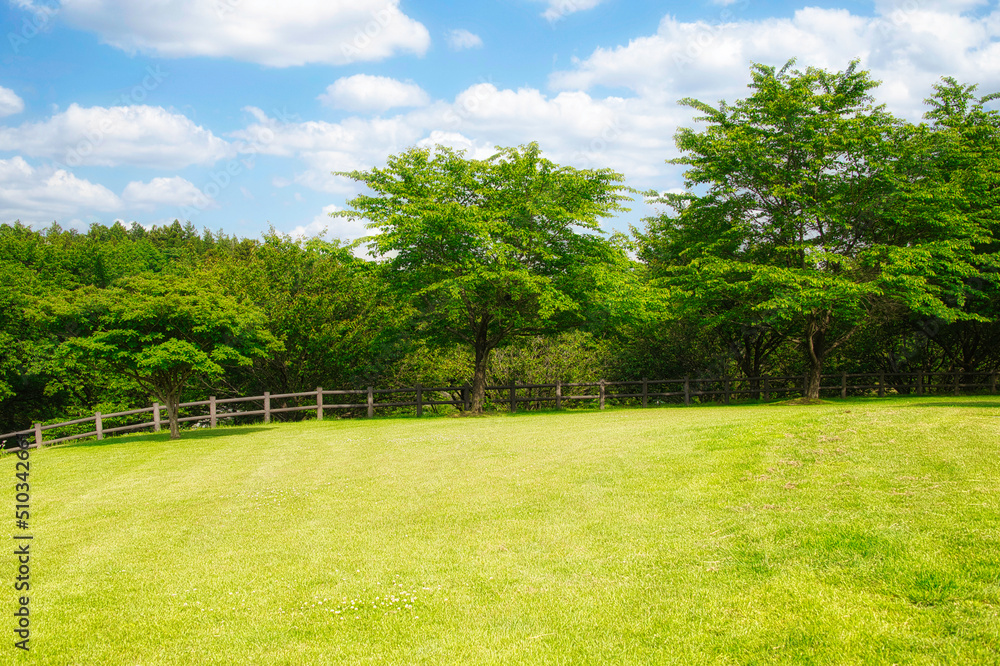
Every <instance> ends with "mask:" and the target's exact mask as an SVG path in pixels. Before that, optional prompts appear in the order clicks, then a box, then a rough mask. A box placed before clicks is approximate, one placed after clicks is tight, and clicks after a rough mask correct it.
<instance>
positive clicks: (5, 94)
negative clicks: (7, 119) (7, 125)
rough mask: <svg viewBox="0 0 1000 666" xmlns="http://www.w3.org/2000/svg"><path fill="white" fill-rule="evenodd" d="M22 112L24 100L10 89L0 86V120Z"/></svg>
mask: <svg viewBox="0 0 1000 666" xmlns="http://www.w3.org/2000/svg"><path fill="white" fill-rule="evenodd" d="M22 111H24V100H23V99H21V98H20V97H18V96H17V93H15V92H14V91H13V90H11V89H10V88H4V87H3V86H0V118H2V117H4V116H12V115H14V114H15V113H21V112H22Z"/></svg>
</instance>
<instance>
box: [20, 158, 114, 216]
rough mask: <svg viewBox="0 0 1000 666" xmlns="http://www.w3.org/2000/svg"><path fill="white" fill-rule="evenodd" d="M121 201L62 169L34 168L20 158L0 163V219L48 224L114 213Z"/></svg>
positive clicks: (106, 190)
mask: <svg viewBox="0 0 1000 666" xmlns="http://www.w3.org/2000/svg"><path fill="white" fill-rule="evenodd" d="M121 207H122V201H121V199H120V198H118V197H117V196H116V195H115V194H114V193H113V192H111V190H109V189H108V188H106V187H104V186H103V185H97V184H95V183H91V182H90V181H87V180H83V179H81V178H77V177H76V176H74V175H73V174H72V173H69V172H68V171H66V170H64V169H56V168H53V167H39V168H35V167H33V166H31V165H30V164H28V163H27V162H26V161H25V160H24V158H22V157H13V158H11V159H9V160H2V159H0V219H2V220H3V221H5V222H8V221H12V220H15V219H19V220H21V221H22V222H25V223H28V224H33V223H48V222H51V221H53V220H56V219H65V218H68V217H71V216H73V215H76V214H78V213H79V212H80V211H84V212H91V211H95V210H96V211H113V210H118V209H120V208H121Z"/></svg>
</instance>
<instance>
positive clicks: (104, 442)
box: [45, 425, 273, 449]
mask: <svg viewBox="0 0 1000 666" xmlns="http://www.w3.org/2000/svg"><path fill="white" fill-rule="evenodd" d="M272 429H273V426H263V425H254V426H235V427H228V428H199V429H197V430H182V431H181V438H180V439H175V440H171V439H170V433H169V432H157V433H147V434H142V435H122V436H120V437H106V438H104V439H89V440H85V441H82V442H68V443H66V444H62V445H58V444H57V445H55V446H54V447H52V448H60V449H70V448H73V449H76V448H92V447H100V446H113V445H115V444H148V443H153V442H156V443H163V442H171V441H172V442H174V443H176V444H177V445H178V446H184V443H185V442H191V441H201V440H208V439H215V438H218V437H228V436H230V435H240V436H242V435H252V434H255V433H259V432H267V431H269V430H272ZM45 448H49V447H45Z"/></svg>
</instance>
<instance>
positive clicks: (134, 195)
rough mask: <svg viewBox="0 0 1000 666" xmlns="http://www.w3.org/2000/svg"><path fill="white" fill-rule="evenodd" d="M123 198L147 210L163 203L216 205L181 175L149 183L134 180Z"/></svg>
mask: <svg viewBox="0 0 1000 666" xmlns="http://www.w3.org/2000/svg"><path fill="white" fill-rule="evenodd" d="M122 200H124V201H125V203H126V204H128V205H130V206H135V207H136V208H142V209H146V210H152V209H154V208H156V207H157V206H163V205H169V206H198V207H200V208H209V207H215V206H214V202H213V201H212V200H211V199H209V198H208V197H207V196H206V195H205V193H204V192H202V191H201V190H199V189H198V188H197V187H195V185H194V183H192V182H190V181H188V180H185V179H184V178H181V177H180V176H172V177H170V178H164V177H160V178H154V179H152V180H151V181H149V182H148V183H144V182H142V181H138V180H136V181H132V182H131V183H129V184H128V185H126V186H125V190H124V191H123V192H122Z"/></svg>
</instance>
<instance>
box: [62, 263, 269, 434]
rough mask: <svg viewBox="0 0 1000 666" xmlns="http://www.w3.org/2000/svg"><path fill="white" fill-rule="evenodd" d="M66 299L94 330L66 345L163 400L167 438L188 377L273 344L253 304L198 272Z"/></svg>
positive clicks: (141, 279) (140, 278) (133, 281)
mask: <svg viewBox="0 0 1000 666" xmlns="http://www.w3.org/2000/svg"><path fill="white" fill-rule="evenodd" d="M67 304H68V312H69V313H71V314H72V315H73V316H74V317H76V318H78V319H79V320H81V321H86V322H89V326H91V327H92V329H93V332H92V333H91V334H90V335H88V336H86V337H79V338H73V339H71V340H70V341H68V343H67V344H68V346H69V348H70V349H75V350H78V351H79V352H81V353H82V355H83V357H84V358H86V359H88V360H89V361H91V362H92V363H94V364H95V366H97V367H99V368H101V369H104V370H107V371H114V372H120V373H123V374H125V375H127V376H129V377H131V378H132V379H134V380H135V381H136V382H138V383H139V385H141V386H142V387H143V388H145V389H146V390H148V391H149V392H150V393H152V394H153V395H154V396H156V397H157V398H158V399H159V400H160V401H162V402H163V404H164V405H165V406H166V408H167V414H168V417H169V420H170V437H171V439H177V438H179V437H180V429H179V425H178V412H179V407H178V406H179V404H180V401H181V395H182V392H183V390H184V386H185V384H186V383H187V381H188V380H189V379H191V378H192V377H195V376H203V377H209V378H212V377H219V376H220V375H222V374H223V372H224V369H223V368H224V366H226V365H247V364H249V363H250V362H251V359H252V358H253V357H256V356H266V355H267V354H269V353H274V352H276V351H278V350H279V349H280V345H279V344H278V342H277V340H276V339H275V338H274V336H272V335H271V334H270V333H269V332H268V331H267V328H266V327H265V325H264V318H263V316H262V314H261V312H260V311H259V310H257V309H256V308H255V307H253V306H252V305H251V304H247V303H240V302H238V301H237V300H235V299H233V298H231V297H229V296H226V295H225V294H223V293H221V290H220V288H219V287H218V285H215V284H212V283H211V282H208V281H206V280H204V279H202V278H201V277H200V276H190V277H185V276H175V275H165V274H155V275H154V274H146V275H136V276H131V277H127V278H123V279H121V280H119V281H118V282H116V283H115V284H114V285H113V286H112V287H109V288H108V289H103V290H93V289H81V290H79V291H78V292H76V293H73V294H70V295H68V298H67Z"/></svg>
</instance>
